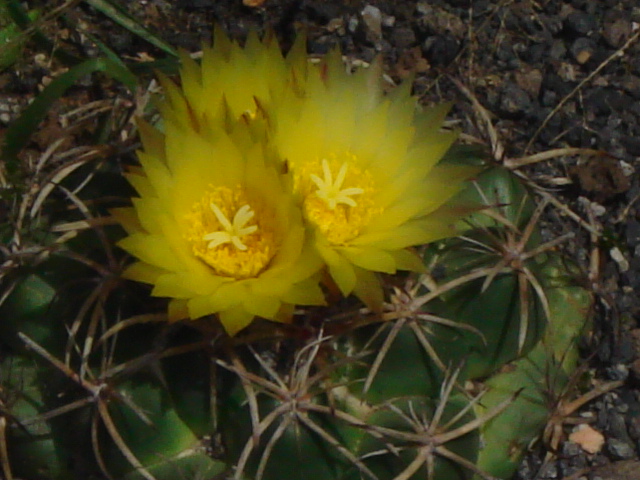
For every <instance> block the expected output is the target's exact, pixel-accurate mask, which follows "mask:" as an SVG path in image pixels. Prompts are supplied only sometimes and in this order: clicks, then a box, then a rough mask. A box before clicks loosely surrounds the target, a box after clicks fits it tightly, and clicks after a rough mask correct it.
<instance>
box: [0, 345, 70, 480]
mask: <svg viewBox="0 0 640 480" xmlns="http://www.w3.org/2000/svg"><path fill="white" fill-rule="evenodd" d="M40 368H41V367H40V365H38V364H37V363H36V362H35V360H34V359H33V358H28V357H22V356H18V355H15V356H8V357H6V358H5V359H4V360H3V361H2V362H1V363H0V376H1V384H2V393H3V404H4V405H3V407H4V408H3V410H5V411H6V412H7V413H8V415H6V417H5V419H6V420H7V424H8V426H7V430H6V432H7V433H6V435H7V436H6V441H7V444H8V455H9V465H10V468H11V471H12V473H13V475H15V476H19V477H20V478H24V479H27V480H40V479H43V480H66V479H68V478H71V475H72V472H71V471H70V469H69V465H71V464H72V462H71V454H70V451H69V450H68V449H66V448H65V446H64V445H63V442H61V441H60V438H59V436H57V435H56V432H55V431H54V430H53V429H52V426H51V424H50V423H49V422H48V421H46V420H44V419H40V420H38V417H39V416H40V415H43V414H45V413H47V411H48V405H47V403H46V402H45V397H44V396H43V393H42V391H41V389H42V383H41V381H40V377H39V374H40ZM25 421H30V422H29V423H27V424H26V425H25V424H23V422H25Z"/></svg>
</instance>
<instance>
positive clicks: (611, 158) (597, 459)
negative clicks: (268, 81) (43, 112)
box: [0, 0, 640, 480]
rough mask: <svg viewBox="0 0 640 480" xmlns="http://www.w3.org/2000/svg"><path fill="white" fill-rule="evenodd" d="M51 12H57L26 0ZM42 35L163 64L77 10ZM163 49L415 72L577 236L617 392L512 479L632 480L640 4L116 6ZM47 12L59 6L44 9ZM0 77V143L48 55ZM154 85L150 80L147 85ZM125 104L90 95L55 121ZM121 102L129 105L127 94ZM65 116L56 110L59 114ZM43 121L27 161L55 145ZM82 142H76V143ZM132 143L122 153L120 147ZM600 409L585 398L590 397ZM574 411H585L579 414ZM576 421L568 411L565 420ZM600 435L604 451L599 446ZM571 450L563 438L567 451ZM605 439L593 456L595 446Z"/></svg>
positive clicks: (74, 96) (91, 88) (637, 431)
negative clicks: (279, 52)
mask: <svg viewBox="0 0 640 480" xmlns="http://www.w3.org/2000/svg"><path fill="white" fill-rule="evenodd" d="M25 3H26V4H29V5H28V6H29V7H31V8H33V7H37V6H41V7H42V8H43V11H44V12H49V13H51V12H53V13H55V12H54V8H57V7H59V6H61V5H62V4H63V2H61V1H58V2H36V1H33V2H25ZM66 3H68V4H69V5H67V6H66V8H65V9H64V10H61V12H62V13H64V15H59V14H55V15H52V16H51V18H50V19H49V20H48V21H47V22H46V23H44V24H43V26H42V28H43V31H45V33H47V34H48V35H50V36H51V38H54V39H55V41H56V42H60V44H63V45H67V46H69V48H70V49H72V51H74V52H75V53H77V54H78V55H81V56H82V55H84V56H86V57H90V56H92V55H94V54H95V52H96V47H95V44H94V43H93V41H92V40H91V39H92V38H93V36H95V38H98V39H101V40H102V41H103V42H105V43H106V44H107V45H108V46H109V47H110V48H111V49H113V50H114V51H115V52H116V53H117V54H118V55H120V56H121V57H122V58H126V59H129V60H135V59H144V60H148V59H153V58H162V57H164V56H165V54H164V53H162V52H161V50H159V49H158V48H157V47H154V46H152V45H149V44H148V43H147V42H145V41H143V40H141V39H140V38H139V37H138V36H136V35H134V34H132V33H130V32H129V31H127V30H125V29H123V28H121V27H119V26H117V25H114V24H113V23H112V22H111V21H110V20H109V19H107V18H106V17H105V16H104V15H102V14H101V13H100V12H98V11H96V10H95V9H93V8H92V7H90V6H88V5H87V3H84V2H73V1H72V2H66ZM120 3H121V4H122V5H123V6H126V8H127V9H129V10H130V12H131V13H132V14H133V15H134V16H135V17H136V18H138V19H140V20H141V21H142V23H143V24H144V25H145V26H146V27H147V28H149V30H150V31H152V32H154V33H155V34H156V35H157V36H158V37H159V38H162V39H163V40H164V41H166V42H167V43H169V44H171V45H175V46H179V47H182V48H185V49H187V50H188V51H190V52H195V51H197V50H199V48H200V44H201V42H202V41H203V40H208V39H209V38H210V34H211V31H212V26H213V24H214V23H218V24H220V25H222V26H223V27H224V28H225V30H227V31H228V32H229V33H230V34H231V35H232V36H233V37H235V38H239V39H242V38H243V37H245V36H246V34H247V32H248V31H250V30H252V29H258V30H259V31H265V30H267V29H272V30H274V31H275V32H276V34H277V36H278V38H279V39H280V41H281V43H282V45H283V46H284V47H285V48H286V47H287V46H288V45H290V44H291V42H292V40H293V38H294V34H295V32H296V31H297V30H299V29H305V30H306V31H307V35H308V38H309V45H308V47H309V51H310V53H311V54H318V55H320V54H323V53H325V52H327V50H328V49H329V48H330V47H331V46H333V45H335V44H339V45H340V46H341V48H342V50H343V52H344V54H345V55H346V56H347V57H348V58H349V59H352V60H354V59H358V60H361V61H364V62H369V61H371V60H372V59H373V58H374V57H376V56H377V55H382V57H383V58H384V63H385V66H386V71H387V74H388V78H389V80H390V81H391V82H394V83H397V82H400V81H402V80H403V79H406V78H409V77H410V76H411V75H412V73H414V72H415V75H416V77H415V92H416V93H417V94H418V95H420V96H421V98H422V99H423V101H424V102H425V103H429V102H434V101H443V100H446V101H451V102H453V104H454V109H453V114H452V119H453V120H452V121H454V122H455V123H457V124H458V125H459V127H460V128H461V129H462V131H463V132H464V135H463V140H465V141H467V142H473V143H483V144H486V145H488V146H489V147H490V150H491V152H492V154H493V156H494V160H495V161H496V162H502V163H504V164H505V165H507V166H509V167H510V168H514V169H515V168H517V169H518V171H519V172H520V174H521V175H522V177H523V178H524V179H525V180H526V181H527V182H529V183H530V184H531V185H532V187H533V188H535V189H536V191H537V192H538V194H539V196H540V199H541V200H544V199H546V201H548V202H549V206H548V207H547V209H546V213H545V217H544V222H545V223H544V231H545V235H548V236H549V237H557V236H559V235H563V234H565V233H568V232H573V233H574V234H575V237H574V238H573V240H571V242H567V243H566V244H564V245H563V246H562V247H561V248H563V249H564V250H565V251H566V252H567V253H568V254H569V255H570V256H571V257H572V258H574V259H576V260H577V261H578V262H579V264H580V265H581V267H582V268H583V271H584V281H585V285H587V286H588V287H589V288H590V289H591V290H592V291H593V292H594V295H595V306H594V314H595V315H594V319H595V328H594V332H593V335H592V337H591V338H590V339H589V341H588V345H589V348H588V349H586V350H585V352H584V357H585V365H586V368H587V370H588V371H589V372H590V373H591V375H592V377H593V380H592V383H591V384H590V385H587V387H586V388H583V389H582V390H580V393H579V394H576V395H575V396H574V397H571V398H567V399H565V406H566V405H569V406H571V401H573V400H576V399H577V398H578V397H580V394H582V393H584V392H587V391H589V389H590V388H591V387H592V386H593V385H597V384H598V383H602V382H607V381H614V380H622V381H624V383H623V386H621V387H620V388H618V389H616V390H614V391H611V392H608V393H605V394H603V395H600V396H597V397H596V398H594V399H592V400H591V401H589V402H587V403H586V404H585V405H584V406H581V407H580V408H578V409H577V410H575V411H568V412H567V413H568V414H571V415H570V416H571V417H575V418H576V419H578V420H577V423H582V424H586V425H589V427H590V428H591V429H592V430H590V429H588V428H586V429H585V427H580V428H582V431H583V432H586V434H584V435H582V436H579V435H578V436H576V435H575V434H574V435H573V436H571V434H572V433H573V432H574V431H576V430H578V427H576V426H575V425H574V424H575V423H576V422H573V423H574V424H569V423H570V422H567V423H566V424H565V425H564V429H563V435H562V437H561V438H559V440H560V441H559V443H558V445H557V447H556V448H555V449H554V448H552V447H553V446H550V445H543V444H537V445H534V446H532V453H531V454H530V455H529V456H528V458H527V459H526V460H525V462H524V463H523V465H522V467H521V469H520V472H519V473H518V476H517V478H518V479H519V480H533V479H539V480H546V479H565V480H569V479H575V480H578V479H596V478H599V479H602V480H623V479H624V480H631V479H638V478H640V462H639V461H638V456H639V453H640V390H639V385H640V325H638V314H639V312H640V297H639V296H638V291H639V289H640V204H639V203H638V200H639V199H640V182H639V178H640V177H639V175H638V174H637V169H638V167H639V166H640V162H639V159H640V41H639V37H640V5H638V4H637V2H636V0H573V1H568V0H567V1H561V0H538V1H534V0H500V1H489V0H449V1H445V0H428V1H417V2H416V1H408V0H407V1H403V0H371V1H370V2H367V1H362V0H358V1H356V0H350V1H337V0H316V1H311V0H266V1H260V0H244V4H243V2H242V1H241V0H173V1H165V0H140V1H137V2H120ZM54 4H55V6H54ZM25 58H26V60H24V61H22V62H19V63H18V64H17V65H16V66H15V67H14V68H12V69H10V70H8V71H5V72H2V73H0V136H1V135H2V131H3V130H4V129H5V128H6V126H7V125H8V124H9V123H10V121H11V120H12V119H13V118H15V116H16V114H17V113H18V112H19V111H20V110H21V109H22V108H23V107H24V105H26V103H27V102H28V101H29V99H31V98H33V97H34V95H36V94H37V92H38V91H39V90H41V88H42V86H43V85H45V84H47V83H48V82H49V81H50V79H51V77H54V76H56V75H58V74H59V73H60V71H61V70H62V67H60V66H59V65H58V63H57V61H52V60H51V59H50V58H49V57H48V52H46V51H43V50H42V49H38V48H35V47H34V48H33V49H31V47H29V48H28V49H27V50H26V52H25ZM150 78H151V77H150ZM119 95H122V93H121V92H119V91H109V84H108V83H107V84H106V85H105V84H100V85H96V84H92V83H91V82H90V81H86V82H85V83H83V84H80V85H78V86H77V88H76V89H75V90H74V91H73V92H72V93H71V95H70V96H69V99H68V100H66V101H68V102H69V104H68V105H63V106H58V107H57V108H60V109H61V111H63V110H64V109H65V108H67V109H68V108H71V107H73V106H78V105H82V104H86V103H87V102H99V101H102V100H105V99H109V98H113V97H117V96H119ZM123 98H124V100H123V102H124V103H126V102H130V103H129V106H131V102H133V100H132V99H130V98H129V99H127V98H126V95H125V96H123ZM57 113H60V112H57ZM57 124H59V118H57V117H56V116H55V114H54V116H52V117H50V119H49V120H48V123H47V124H46V125H45V127H46V128H43V129H42V130H41V132H40V133H39V134H38V136H37V137H36V138H34V142H33V143H32V144H31V145H30V148H31V149H35V150H37V149H41V150H45V149H46V148H47V147H48V145H50V143H51V141H52V139H53V138H56V132H57V130H56V128H57V127H56V125H57ZM89 133H91V132H82V131H79V132H75V133H74V137H73V141H76V142H80V141H86V139H87V138H88V137H89ZM125 143H126V142H125ZM594 396H595V395H594ZM578 403H580V402H578ZM568 410H572V408H568ZM600 435H602V438H601V437H600ZM570 438H571V440H569V439H570ZM600 440H602V442H600Z"/></svg>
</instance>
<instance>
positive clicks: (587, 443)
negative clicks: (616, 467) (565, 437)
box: [569, 425, 604, 455]
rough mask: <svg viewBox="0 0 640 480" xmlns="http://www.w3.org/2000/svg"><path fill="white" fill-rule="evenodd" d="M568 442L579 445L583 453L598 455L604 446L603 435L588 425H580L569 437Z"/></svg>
mask: <svg viewBox="0 0 640 480" xmlns="http://www.w3.org/2000/svg"><path fill="white" fill-rule="evenodd" d="M569 440H570V441H571V442H573V443H576V444H578V445H580V448H582V449H583V450H584V451H585V452H587V453H590V454H592V455H593V454H595V453H598V452H599V451H600V450H601V449H602V446H603V445H604V435H602V434H601V433H600V432H599V431H597V430H596V429H594V428H593V427H591V426H589V425H580V426H578V428H577V429H576V431H575V432H573V433H572V434H571V435H569Z"/></svg>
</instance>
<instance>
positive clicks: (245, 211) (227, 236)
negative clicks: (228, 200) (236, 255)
mask: <svg viewBox="0 0 640 480" xmlns="http://www.w3.org/2000/svg"><path fill="white" fill-rule="evenodd" d="M211 210H212V211H213V214H214V215H215V216H216V218H217V219H218V222H220V225H222V228H223V229H224V230H221V231H218V232H213V233H208V234H206V235H204V236H203V237H202V239H203V240H205V241H207V242H209V244H208V245H207V248H209V249H213V248H216V247H219V246H220V245H223V244H225V243H231V244H232V245H233V246H234V247H236V248H237V249H238V250H241V251H245V250H246V249H247V246H246V245H245V244H244V243H242V240H241V238H242V237H244V236H245V235H250V234H252V233H255V232H256V231H257V230H258V226H257V225H251V226H246V225H247V223H248V222H249V220H251V219H252V218H253V216H254V215H255V212H254V211H253V210H251V207H249V205H243V206H242V207H240V208H239V209H238V211H237V212H236V214H235V215H234V217H233V222H230V221H229V219H228V218H227V217H226V216H225V214H224V213H222V210H220V208H219V207H218V206H217V205H216V204H215V203H212V204H211Z"/></svg>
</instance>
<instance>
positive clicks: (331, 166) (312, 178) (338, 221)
mask: <svg viewBox="0 0 640 480" xmlns="http://www.w3.org/2000/svg"><path fill="white" fill-rule="evenodd" d="M357 160H358V159H357V157H356V156H355V155H353V154H351V153H345V154H342V155H340V157H338V156H337V155H335V154H330V155H329V156H328V158H323V159H318V160H316V161H311V162H305V163H304V164H303V165H300V168H299V169H298V168H296V165H293V166H292V168H293V171H294V186H295V189H296V191H297V192H298V193H300V194H301V195H302V197H303V207H304V212H305V215H306V217H307V219H308V220H309V221H310V222H311V223H313V224H314V225H315V226H316V227H318V228H319V229H320V231H321V232H322V233H323V234H324V235H325V237H326V238H327V239H328V240H329V242H330V243H331V244H333V245H344V244H346V243H347V242H349V240H351V239H353V238H355V237H357V236H358V235H359V233H360V231H361V230H362V228H363V227H364V226H365V225H366V224H367V223H368V222H369V221H370V220H371V217H372V216H373V215H375V214H377V213H378V212H379V209H377V208H376V207H375V205H374V202H373V199H372V197H373V193H374V191H375V189H374V183H373V178H372V177H371V174H370V173H369V172H368V171H366V170H362V169H361V168H359V167H358V165H357V163H358V162H357ZM354 197H355V198H354Z"/></svg>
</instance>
